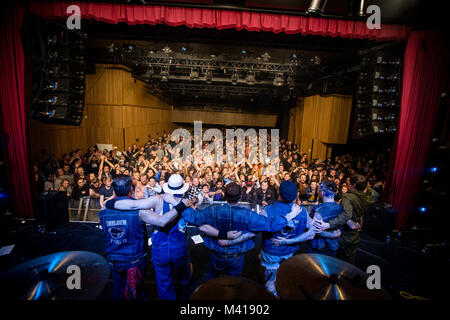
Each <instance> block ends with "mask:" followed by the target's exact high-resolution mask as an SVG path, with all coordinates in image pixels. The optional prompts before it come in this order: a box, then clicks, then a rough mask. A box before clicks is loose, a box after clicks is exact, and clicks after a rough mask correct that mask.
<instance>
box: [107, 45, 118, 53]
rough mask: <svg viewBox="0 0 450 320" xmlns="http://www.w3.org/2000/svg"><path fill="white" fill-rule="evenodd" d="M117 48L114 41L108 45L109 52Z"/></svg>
mask: <svg viewBox="0 0 450 320" xmlns="http://www.w3.org/2000/svg"><path fill="white" fill-rule="evenodd" d="M116 50H117V47H116V46H115V45H114V43H111V44H110V45H109V46H108V52H109V53H114V52H115V51H116Z"/></svg>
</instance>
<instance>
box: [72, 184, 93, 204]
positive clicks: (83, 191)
mask: <svg viewBox="0 0 450 320" xmlns="http://www.w3.org/2000/svg"><path fill="white" fill-rule="evenodd" d="M87 196H89V186H88V185H87V184H85V185H84V186H83V187H81V188H80V187H79V186H76V187H75V188H73V191H72V198H73V199H75V200H79V199H80V198H81V197H87Z"/></svg>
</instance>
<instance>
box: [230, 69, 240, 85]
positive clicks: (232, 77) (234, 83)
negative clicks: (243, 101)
mask: <svg viewBox="0 0 450 320" xmlns="http://www.w3.org/2000/svg"><path fill="white" fill-rule="evenodd" d="M238 80H239V76H238V74H237V72H236V71H234V72H233V74H232V75H231V84H232V85H236V83H237V82H238Z"/></svg>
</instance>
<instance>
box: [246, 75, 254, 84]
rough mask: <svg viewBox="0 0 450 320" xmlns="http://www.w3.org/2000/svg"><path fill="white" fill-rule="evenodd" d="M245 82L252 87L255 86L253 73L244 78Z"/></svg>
mask: <svg viewBox="0 0 450 320" xmlns="http://www.w3.org/2000/svg"><path fill="white" fill-rule="evenodd" d="M245 82H246V83H247V84H248V85H250V86H252V85H254V84H255V72H250V73H249V74H248V75H247V77H246V78H245Z"/></svg>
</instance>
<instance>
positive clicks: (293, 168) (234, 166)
mask: <svg viewBox="0 0 450 320" xmlns="http://www.w3.org/2000/svg"><path fill="white" fill-rule="evenodd" d="M269 138H270V137H269ZM175 145H176V142H173V141H170V135H169V134H165V135H163V136H160V137H158V138H152V139H150V140H149V141H148V142H147V143H145V144H144V145H143V146H138V145H137V144H134V145H133V146H130V147H128V148H127V149H126V150H123V151H119V150H118V149H117V148H113V150H103V151H101V150H99V149H98V148H97V146H91V147H89V149H88V150H87V151H83V150H79V149H78V150H75V151H71V152H69V153H67V154H64V155H63V156H62V158H61V159H57V158H56V157H55V156H54V155H49V156H47V157H46V158H45V159H44V160H43V161H42V162H39V161H37V162H35V164H34V176H33V178H34V179H33V182H34V192H35V194H43V193H46V192H50V191H57V192H64V193H66V195H67V197H68V198H69V199H73V201H78V200H80V199H81V198H83V197H90V201H91V206H92V207H94V208H101V207H103V206H104V204H105V202H106V201H108V200H109V199H111V198H112V197H114V191H113V188H112V187H111V185H112V179H114V178H115V177H118V176H120V175H129V176H131V177H132V182H133V191H134V194H133V196H134V197H135V198H137V199H142V198H147V197H150V196H153V195H155V194H159V193H161V192H163V191H162V188H161V186H162V185H163V184H164V183H165V182H167V180H168V179H169V177H170V175H171V174H174V173H179V174H181V175H182V176H183V178H184V179H185V181H186V182H187V183H189V184H190V188H189V190H188V192H187V195H188V197H189V198H192V197H194V196H197V197H199V198H202V200H203V201H205V202H209V203H213V202H214V201H223V200H224V187H225V185H226V184H228V183H230V182H237V183H238V184H239V185H240V186H241V193H242V196H241V202H248V203H250V204H251V205H252V206H253V207H256V205H259V206H265V205H267V204H270V203H272V202H274V201H276V200H277V190H278V187H279V185H280V182H281V181H283V180H292V181H293V182H295V183H296V185H297V187H298V197H297V200H296V202H297V203H298V204H301V205H308V204H311V205H317V204H319V203H321V202H322V192H321V188H320V184H321V182H323V181H324V180H325V179H327V180H333V181H334V182H335V183H336V185H337V186H338V190H339V191H338V194H337V195H336V199H335V200H336V201H339V199H340V197H341V196H342V194H344V193H346V192H347V191H348V184H349V180H350V176H351V175H352V174H355V173H359V174H362V175H364V176H365V177H366V178H367V181H368V188H370V192H371V195H372V201H378V200H379V199H380V196H381V194H382V190H383V184H384V176H385V171H386V167H387V157H386V156H385V155H384V154H375V153H374V152H368V153H366V154H363V155H359V156H356V155H349V154H346V155H341V156H336V157H334V159H331V158H328V159H309V157H308V155H307V154H306V153H302V152H300V147H299V145H297V144H293V143H291V142H290V141H286V140H281V141H280V150H279V156H280V162H279V168H278V169H279V170H278V171H274V170H268V171H269V172H270V174H267V173H266V174H264V173H265V172H264V170H263V169H264V167H267V161H266V163H262V162H260V161H257V162H256V163H253V164H252V163H249V161H248V159H247V161H245V162H243V163H223V164H220V165H219V164H217V163H216V162H214V161H211V160H209V159H204V161H200V163H194V162H193V161H189V160H185V161H178V160H176V161H173V160H171V159H172V155H171V150H173V147H174V146H175ZM206 146H207V145H206V144H205V145H204V146H203V147H206ZM246 148H247V154H248V145H247V146H246ZM224 154H225V150H224ZM269 154H270V153H269ZM224 158H225V156H224ZM72 203H73V202H72Z"/></svg>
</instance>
